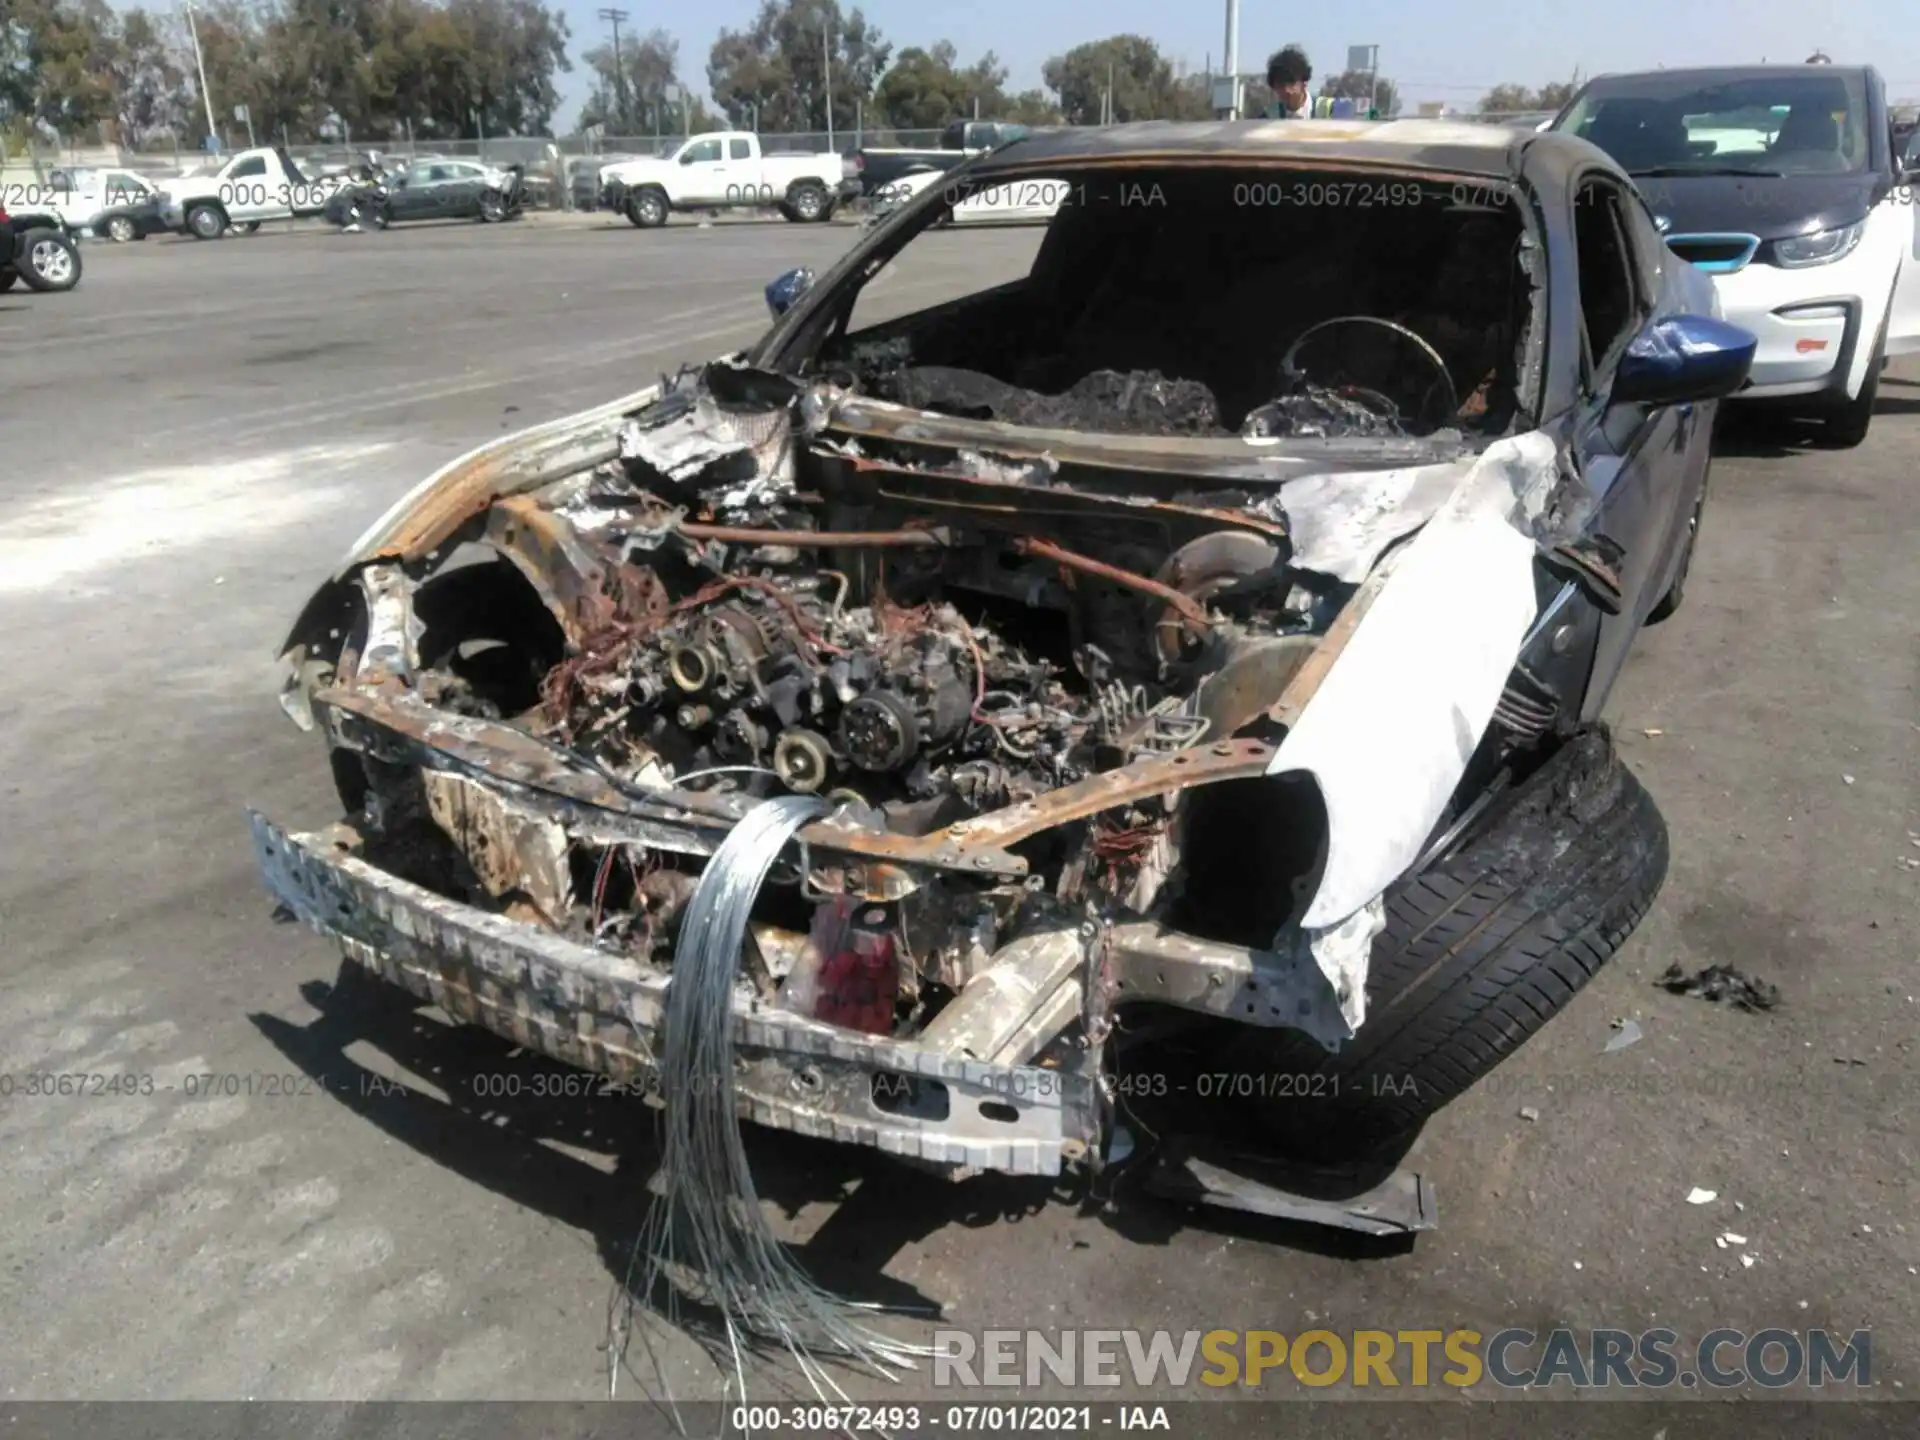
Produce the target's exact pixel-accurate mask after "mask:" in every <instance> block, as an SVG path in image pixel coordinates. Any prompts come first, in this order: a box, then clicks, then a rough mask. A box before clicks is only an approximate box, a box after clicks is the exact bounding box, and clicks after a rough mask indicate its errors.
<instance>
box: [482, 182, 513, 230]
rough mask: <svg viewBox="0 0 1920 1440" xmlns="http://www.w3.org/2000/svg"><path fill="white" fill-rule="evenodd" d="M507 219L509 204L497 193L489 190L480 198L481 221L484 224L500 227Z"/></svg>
mask: <svg viewBox="0 0 1920 1440" xmlns="http://www.w3.org/2000/svg"><path fill="white" fill-rule="evenodd" d="M506 218H507V202H506V200H505V199H504V198H503V197H502V196H501V195H499V194H498V193H497V192H495V191H492V190H489V191H487V192H486V193H485V194H483V195H482V196H481V197H480V219H481V221H482V222H483V223H484V224H488V225H498V224H499V223H500V222H501V221H502V220H504V219H506Z"/></svg>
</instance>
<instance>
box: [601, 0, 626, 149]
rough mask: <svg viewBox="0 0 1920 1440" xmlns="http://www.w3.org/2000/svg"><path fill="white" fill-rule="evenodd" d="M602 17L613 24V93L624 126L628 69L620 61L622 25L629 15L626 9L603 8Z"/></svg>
mask: <svg viewBox="0 0 1920 1440" xmlns="http://www.w3.org/2000/svg"><path fill="white" fill-rule="evenodd" d="M600 18H601V19H602V20H606V21H610V22H611V23H612V25H613V93H614V96H615V97H616V99H617V101H618V103H619V106H620V124H621V125H622V126H623V127H624V126H625V125H626V123H627V71H626V67H625V66H623V65H622V64H621V63H620V25H621V22H622V21H624V20H626V19H627V18H628V16H627V12H626V11H624V10H609V9H604V8H603V9H602V10H601V11H600Z"/></svg>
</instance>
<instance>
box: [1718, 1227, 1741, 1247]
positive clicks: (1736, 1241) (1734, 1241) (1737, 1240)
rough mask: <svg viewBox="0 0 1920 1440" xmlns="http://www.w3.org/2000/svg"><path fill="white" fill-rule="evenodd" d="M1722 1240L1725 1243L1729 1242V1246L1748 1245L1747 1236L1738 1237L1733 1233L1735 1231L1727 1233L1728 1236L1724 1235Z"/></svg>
mask: <svg viewBox="0 0 1920 1440" xmlns="http://www.w3.org/2000/svg"><path fill="white" fill-rule="evenodd" d="M1720 1238H1721V1239H1722V1240H1724V1241H1726V1242H1727V1244H1729V1245H1744V1244H1746V1243H1747V1237H1746V1236H1744V1235H1736V1234H1734V1233H1733V1231H1731V1230H1729V1231H1727V1233H1726V1234H1724V1235H1722V1236H1721V1237H1720Z"/></svg>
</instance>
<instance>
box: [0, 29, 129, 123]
mask: <svg viewBox="0 0 1920 1440" xmlns="http://www.w3.org/2000/svg"><path fill="white" fill-rule="evenodd" d="M117 43H118V24H117V21H116V18H115V16H114V13H113V11H112V10H110V9H109V8H108V7H107V6H106V5H105V4H104V3H103V0H10V3H8V4H7V5H6V6H5V7H4V9H0V111H4V113H5V117H6V118H7V119H9V120H12V121H16V122H21V123H23V124H25V125H27V126H31V127H41V128H44V129H47V130H52V131H53V132H55V133H56V134H59V135H62V136H73V135H79V134H81V133H83V132H85V131H87V130H88V129H90V128H91V127H93V126H95V125H98V124H99V123H100V122H101V121H102V120H111V119H113V118H114V83H113V65H114V48H115V46H116V44H117Z"/></svg>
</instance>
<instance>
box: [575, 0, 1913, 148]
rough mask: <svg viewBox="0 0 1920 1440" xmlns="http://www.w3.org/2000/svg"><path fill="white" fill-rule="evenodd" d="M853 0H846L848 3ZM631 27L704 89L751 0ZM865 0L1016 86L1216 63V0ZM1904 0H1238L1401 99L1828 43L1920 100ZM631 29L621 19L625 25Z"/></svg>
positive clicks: (594, 31)
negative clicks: (1100, 64)
mask: <svg viewBox="0 0 1920 1440" xmlns="http://www.w3.org/2000/svg"><path fill="white" fill-rule="evenodd" d="M841 4H842V7H843V8H846V9H851V8H852V6H851V4H850V3H849V0H841ZM560 7H561V8H562V9H563V10H564V11H565V13H566V15H567V18H568V20H569V22H570V23H571V25H572V27H573V34H574V45H573V53H574V56H575V60H576V65H575V69H574V72H573V74H571V75H563V76H561V77H560V80H561V93H562V95H563V97H564V99H565V103H564V104H563V105H562V107H561V115H560V118H561V119H562V120H563V121H570V120H571V119H572V116H573V112H574V110H575V109H576V108H577V107H578V105H579V103H580V102H581V101H582V100H583V99H585V97H586V92H587V88H588V85H587V81H586V78H585V76H584V74H583V71H582V69H581V67H580V66H579V65H578V56H579V54H580V52H581V51H582V50H584V49H586V48H587V47H588V46H590V45H593V44H597V43H601V42H602V41H604V39H605V35H606V28H607V27H606V26H605V24H604V23H603V22H601V21H600V20H598V19H596V18H595V14H594V12H595V10H596V9H598V8H599V0H560ZM624 8H626V9H628V10H629V11H630V12H631V14H632V15H633V19H632V21H630V22H629V23H630V24H631V25H632V26H633V27H634V28H635V29H638V30H648V29H651V28H653V27H654V26H656V25H658V26H659V27H660V28H662V29H664V30H667V31H669V32H670V33H672V34H673V35H675V36H676V37H678V39H679V41H680V59H681V68H682V72H683V78H685V79H686V80H688V81H689V82H690V83H691V84H693V85H695V86H698V87H699V88H701V89H702V90H704V89H705V85H706V60H707V51H708V49H709V48H710V47H711V46H712V44H713V41H714V37H715V36H716V35H718V34H719V33H720V30H721V28H722V27H723V26H724V27H731V28H734V29H740V28H743V27H744V26H745V25H747V24H748V23H749V22H750V20H751V18H752V16H753V15H754V13H755V12H756V11H757V10H758V9H759V5H758V0H707V3H704V4H701V5H698V6H694V5H676V6H673V7H672V8H671V9H668V10H665V11H651V10H648V9H646V8H643V7H641V6H635V5H628V6H625V7H624ZM860 8H861V9H862V10H863V11H864V12H865V13H866V15H867V17H868V18H869V19H870V20H872V21H873V22H874V23H875V24H876V25H878V26H879V28H880V31H881V33H882V34H883V35H884V36H885V37H886V38H887V39H888V40H891V41H892V42H893V44H894V48H895V50H896V52H897V51H898V50H900V49H902V48H904V47H905V46H908V45H928V44H931V43H932V42H934V41H935V40H940V39H947V40H951V41H952V42H953V43H954V45H955V46H957V47H958V49H959V51H960V58H961V60H962V61H963V62H965V61H971V60H973V59H975V58H977V57H978V56H979V55H980V54H981V53H982V52H983V51H986V50H993V51H995V52H996V53H997V54H998V55H999V56H1000V58H1001V60H1002V61H1003V62H1004V63H1005V64H1006V65H1007V67H1008V69H1009V70H1010V71H1011V72H1012V73H1011V75H1010V77H1009V84H1010V86H1011V87H1012V88H1014V89H1025V88H1027V87H1028V86H1036V85H1038V84H1039V83H1040V67H1041V65H1043V64H1044V63H1045V62H1046V60H1047V58H1048V57H1049V56H1051V55H1055V54H1058V53H1060V52H1061V51H1063V50H1065V49H1068V48H1069V47H1071V46H1073V45H1076V44H1078V43H1080V42H1081V41H1083V40H1092V39H1098V38H1100V37H1101V36H1105V35H1113V34H1120V33H1125V32H1134V33H1138V34H1144V35H1147V36H1149V37H1151V38H1152V39H1153V40H1155V41H1156V42H1158V44H1159V45H1160V48H1161V51H1162V52H1163V53H1164V54H1166V55H1168V56H1169V57H1172V58H1176V59H1182V60H1185V61H1186V62H1187V63H1188V64H1189V65H1190V66H1191V67H1192V68H1193V69H1196V70H1198V69H1200V68H1201V67H1202V65H1203V64H1204V63H1205V62H1206V59H1207V56H1208V54H1209V53H1211V54H1212V56H1213V63H1214V64H1215V65H1218V64H1220V62H1221V55H1222V52H1223V51H1224V49H1225V38H1226V5H1225V3H1224V0H1213V3H1202V4H1192V3H1185V4H1172V5H1169V4H1165V3H1149V0H1099V3H1095V0H966V3H964V4H963V3H958V0H956V3H952V4H929V3H926V0H864V3H862V4H861V5H860ZM1916 15H1920V11H1916V9H1915V7H1914V6H1913V5H1912V4H1910V3H1901V0H1855V3H1852V4H1848V5H1844V6H1843V5H1840V4H1837V3H1832V0H1743V3H1740V4H1737V5H1736V4H1733V3H1731V0H1718V3H1706V4H1701V3H1694V4H1680V5H1675V4H1672V3H1670V0H1606V3H1602V4H1586V5H1577V6H1557V5H1552V4H1550V3H1549V0H1536V3H1533V4H1526V5H1522V4H1517V3H1512V0H1483V3H1477V4H1472V5H1465V4H1457V3H1454V4H1448V3H1441V4H1433V3H1419V4H1416V3H1414V0H1347V3H1345V4H1342V5H1339V6H1324V5H1315V6H1277V5H1261V4H1258V3H1255V0H1242V4H1241V10H1240V48H1241V56H1242V68H1243V69H1247V70H1256V69H1259V68H1261V66H1262V64H1263V63H1264V61H1265V57H1266V56H1267V54H1268V53H1269V52H1270V51H1273V50H1276V49H1278V48H1279V47H1280V46H1281V45H1283V44H1286V43H1287V42H1289V41H1298V42H1300V43H1302V44H1304V45H1305V46H1306V47H1307V53H1308V55H1309V56H1310V57H1311V58H1312V60H1313V64H1314V73H1315V75H1316V76H1319V75H1321V74H1332V73H1335V72H1337V71H1339V70H1340V69H1341V68H1343V66H1344V63H1345V56H1346V50H1347V47H1348V46H1349V45H1363V44H1378V45H1379V46H1380V69H1381V73H1382V74H1385V75H1389V76H1391V77H1393V78H1394V79H1395V80H1397V81H1399V82H1400V85H1401V93H1402V94H1403V95H1404V96H1405V97H1406V99H1407V101H1408V103H1409V104H1411V103H1413V102H1415V101H1420V100H1447V101H1452V102H1454V103H1456V104H1465V105H1471V104H1472V103H1473V102H1474V101H1475V100H1477V99H1478V98H1479V97H1480V96H1481V95H1482V94H1483V93H1485V91H1487V90H1488V89H1489V88H1491V87H1492V86H1493V85H1496V84H1499V83H1500V82H1502V81H1515V82H1518V83H1522V84H1527V85H1538V84H1541V83H1542V82H1544V81H1548V80H1555V79H1565V78H1568V77H1569V76H1570V75H1571V74H1572V73H1573V70H1574V67H1575V66H1579V67H1581V68H1582V69H1583V70H1584V71H1585V72H1586V73H1588V74H1592V73H1594V72H1596V71H1600V70H1639V69H1646V68H1650V67H1652V66H1654V65H1661V64H1664V65H1669V66H1678V65H1713V64H1733V63H1749V62H1754V61H1758V60H1761V59H1763V58H1764V59H1767V60H1773V61H1799V60H1804V59H1805V58H1806V57H1807V56H1808V55H1810V54H1812V53H1813V52H1814V51H1815V50H1824V51H1825V52H1826V53H1827V54H1828V55H1830V56H1832V57H1833V59H1834V60H1835V61H1836V62H1838V63H1842V64H1845V63H1849V62H1851V63H1860V62H1863V61H1864V62H1870V63H1872V64H1874V65H1877V66H1878V67H1879V69H1880V73H1881V74H1882V75H1883V76H1885V77H1886V79H1887V83H1888V90H1889V92H1890V94H1891V95H1892V97H1893V98H1895V99H1902V98H1908V99H1917V100H1920V24H1916V23H1915V19H1916ZM623 28H624V27H623Z"/></svg>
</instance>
